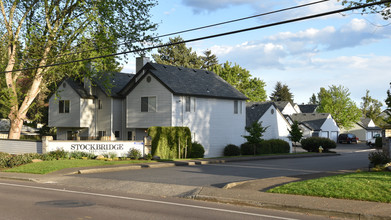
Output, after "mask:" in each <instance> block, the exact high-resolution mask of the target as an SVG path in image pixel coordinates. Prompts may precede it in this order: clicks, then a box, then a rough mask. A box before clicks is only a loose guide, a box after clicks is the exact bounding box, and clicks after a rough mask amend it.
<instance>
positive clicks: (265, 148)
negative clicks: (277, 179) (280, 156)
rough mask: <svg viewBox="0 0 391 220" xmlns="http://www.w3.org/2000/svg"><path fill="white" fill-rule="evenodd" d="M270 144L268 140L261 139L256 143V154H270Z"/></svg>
mask: <svg viewBox="0 0 391 220" xmlns="http://www.w3.org/2000/svg"><path fill="white" fill-rule="evenodd" d="M271 153H272V145H271V142H270V141H269V140H265V141H262V142H261V143H260V144H258V145H257V154H271Z"/></svg>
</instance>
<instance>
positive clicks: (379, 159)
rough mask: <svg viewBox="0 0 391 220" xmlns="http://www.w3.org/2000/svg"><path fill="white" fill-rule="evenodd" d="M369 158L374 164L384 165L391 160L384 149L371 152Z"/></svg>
mask: <svg viewBox="0 0 391 220" xmlns="http://www.w3.org/2000/svg"><path fill="white" fill-rule="evenodd" d="M368 159H369V161H370V162H371V164H373V166H377V165H383V164H387V163H389V162H391V159H390V157H389V156H388V155H387V154H386V153H384V152H383V151H375V152H371V153H370V154H369V155H368Z"/></svg>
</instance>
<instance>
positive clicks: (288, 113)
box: [281, 103, 300, 115]
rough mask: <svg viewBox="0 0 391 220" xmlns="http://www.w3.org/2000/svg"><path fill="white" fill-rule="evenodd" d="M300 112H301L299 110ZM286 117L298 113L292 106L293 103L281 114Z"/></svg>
mask: <svg viewBox="0 0 391 220" xmlns="http://www.w3.org/2000/svg"><path fill="white" fill-rule="evenodd" d="M299 111H300V110H299ZM281 113H282V114H284V115H293V114H296V113H298V112H297V111H296V109H295V108H294V107H293V106H292V105H291V103H288V104H287V105H286V106H285V108H284V109H283V110H282V112H281Z"/></svg>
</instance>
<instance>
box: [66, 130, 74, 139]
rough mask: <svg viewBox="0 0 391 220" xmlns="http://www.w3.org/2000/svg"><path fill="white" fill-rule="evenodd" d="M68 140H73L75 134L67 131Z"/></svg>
mask: <svg viewBox="0 0 391 220" xmlns="http://www.w3.org/2000/svg"><path fill="white" fill-rule="evenodd" d="M67 140H73V132H72V131H67Z"/></svg>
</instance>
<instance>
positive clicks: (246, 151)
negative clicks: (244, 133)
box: [240, 142, 257, 155]
mask: <svg viewBox="0 0 391 220" xmlns="http://www.w3.org/2000/svg"><path fill="white" fill-rule="evenodd" d="M256 149H257V145H256V144H251V143H248V142H246V143H243V144H241V145H240V153H241V154H242V155H255V154H257V151H256Z"/></svg>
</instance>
